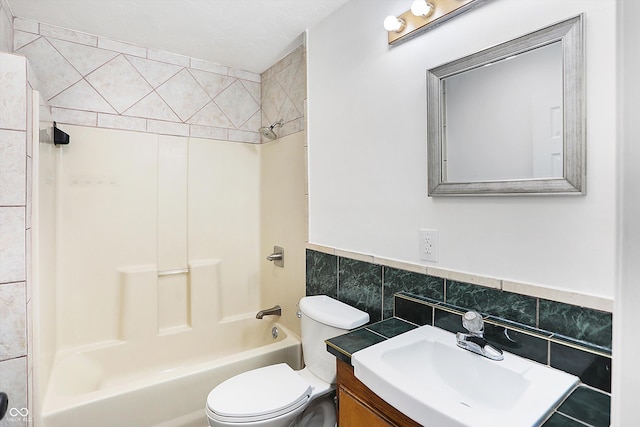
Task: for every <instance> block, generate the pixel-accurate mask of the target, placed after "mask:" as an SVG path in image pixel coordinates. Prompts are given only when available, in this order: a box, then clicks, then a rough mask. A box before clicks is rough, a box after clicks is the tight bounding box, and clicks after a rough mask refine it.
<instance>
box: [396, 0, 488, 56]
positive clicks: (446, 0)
mask: <svg viewBox="0 0 640 427" xmlns="http://www.w3.org/2000/svg"><path fill="white" fill-rule="evenodd" d="M483 1H484V0H428V2H429V3H431V4H432V5H433V12H431V13H430V14H429V15H427V16H426V17H422V16H415V15H414V14H413V13H411V10H408V11H406V12H405V13H403V14H402V15H400V16H398V19H399V20H402V21H404V23H405V26H404V28H402V29H401V30H399V31H388V34H389V44H391V45H392V44H396V43H399V42H401V41H404V40H407V39H410V38H411V37H414V36H416V35H418V34H420V33H422V32H423V31H426V30H428V29H430V28H433V27H434V26H436V25H439V24H441V23H443V22H445V21H447V20H449V19H451V18H453V17H455V16H457V15H459V14H461V13H464V12H466V11H467V10H469V9H471V8H472V7H475V6H477V5H478V4H480V3H482V2H483Z"/></svg>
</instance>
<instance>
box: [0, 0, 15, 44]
mask: <svg viewBox="0 0 640 427" xmlns="http://www.w3.org/2000/svg"><path fill="white" fill-rule="evenodd" d="M12 21H13V16H12V15H11V10H10V9H9V5H8V4H7V2H6V0H0V52H11V51H12V50H13V23H12Z"/></svg>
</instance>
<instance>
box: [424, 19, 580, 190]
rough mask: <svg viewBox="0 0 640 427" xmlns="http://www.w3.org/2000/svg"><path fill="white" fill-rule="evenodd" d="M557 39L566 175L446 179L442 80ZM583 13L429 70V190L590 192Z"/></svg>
mask: <svg viewBox="0 0 640 427" xmlns="http://www.w3.org/2000/svg"><path fill="white" fill-rule="evenodd" d="M557 41H561V42H562V48H563V70H564V76H563V92H564V93H563V145H564V156H563V174H564V176H563V177H562V178H543V179H536V178H533V179H525V180H504V181H486V182H445V181H443V179H442V148H443V145H442V144H443V131H442V124H443V123H442V120H443V114H442V111H443V102H444V99H443V97H442V80H443V79H445V78H447V77H449V76H452V75H455V74H459V73H462V72H464V71H468V70H471V69H473V68H477V67H481V66H483V65H485V64H489V63H492V62H495V61H498V60H501V59H505V58H508V57H510V56H513V55H517V54H519V53H523V52H526V51H529V50H532V49H536V48H538V47H542V46H545V45H548V44H550V43H554V42H557ZM584 63H585V61H584V29H583V16H582V15H578V16H576V17H574V18H571V19H568V20H566V21H562V22H560V23H558V24H555V25H551V26H549V27H546V28H543V29H541V30H538V31H535V32H533V33H530V34H527V35H524V36H522V37H519V38H517V39H514V40H511V41H508V42H506V43H502V44H499V45H497V46H494V47H490V48H488V49H485V50H482V51H480V52H477V53H474V54H472V55H469V56H466V57H464V58H460V59H458V60H455V61H452V62H449V63H447V64H444V65H441V66H439V67H436V68H433V69H431V70H428V71H427V176H428V183H427V188H428V195H429V196H481V195H544V194H563V195H566V194H574V195H581V194H585V193H586V142H585V140H586V135H585V89H584V82H585V72H584Z"/></svg>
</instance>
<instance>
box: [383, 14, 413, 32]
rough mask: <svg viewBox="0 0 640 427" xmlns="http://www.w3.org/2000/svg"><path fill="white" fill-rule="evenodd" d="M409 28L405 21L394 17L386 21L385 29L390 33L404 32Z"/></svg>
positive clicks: (387, 18)
mask: <svg viewBox="0 0 640 427" xmlns="http://www.w3.org/2000/svg"><path fill="white" fill-rule="evenodd" d="M406 26H407V23H406V22H405V21H404V19H400V18H396V17H395V16H393V15H389V16H387V17H386V18H385V20H384V29H385V30H387V31H389V32H394V33H399V32H400V31H402V30H404V28H405V27H406Z"/></svg>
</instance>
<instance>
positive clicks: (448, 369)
mask: <svg viewBox="0 0 640 427" xmlns="http://www.w3.org/2000/svg"><path fill="white" fill-rule="evenodd" d="M351 363H352V365H353V367H354V372H355V376H356V378H358V379H359V380H360V381H362V382H363V383H364V384H365V385H366V386H368V387H369V388H370V389H371V390H373V391H374V392H375V393H376V394H377V395H378V396H380V397H381V398H382V399H384V400H386V401H387V402H388V403H390V404H391V405H393V406H394V407H396V408H397V409H398V410H400V411H401V412H403V413H404V414H406V415H407V416H409V417H410V418H412V419H414V420H415V421H417V422H419V423H420V424H422V425H424V426H427V427H454V426H455V427H460V426H472V427H485V426H487V427H488V426H491V427H496V426H503V427H519V426H522V427H525V426H526V427H532V426H539V425H540V424H542V422H543V421H544V420H545V418H546V416H547V415H548V414H549V413H550V412H551V411H552V410H553V409H554V408H555V406H556V405H557V404H558V403H560V402H561V401H562V399H564V398H565V397H566V396H567V395H568V394H569V392H570V391H571V390H572V389H573V387H574V386H575V385H576V384H577V383H578V378H577V377H575V376H573V375H570V374H567V373H566V372H562V371H559V370H557V369H553V368H550V367H548V366H544V365H541V364H539V363H536V362H533V361H530V360H528V359H525V358H522V357H519V356H515V355H513V354H510V353H506V352H505V353H504V360H502V361H493V360H489V359H487V358H486V357H483V356H480V355H478V354H475V353H472V352H470V351H468V350H464V349H462V348H459V347H458V346H457V345H456V336H455V335H454V334H452V333H449V332H447V331H444V330H442V329H440V328H435V327H432V326H422V327H420V328H417V329H414V330H412V331H410V332H405V333H404V334H401V335H398V336H396V337H394V338H391V339H389V340H387V341H384V342H381V343H379V344H375V345H373V346H371V347H368V348H366V349H364V350H361V351H358V352H356V353H354V354H353V355H352V357H351Z"/></svg>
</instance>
